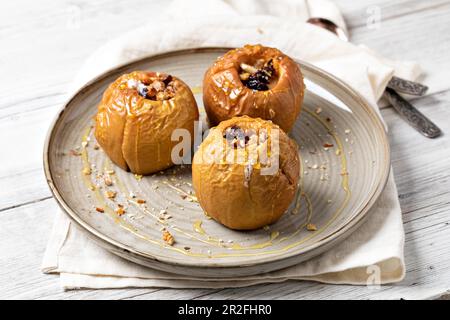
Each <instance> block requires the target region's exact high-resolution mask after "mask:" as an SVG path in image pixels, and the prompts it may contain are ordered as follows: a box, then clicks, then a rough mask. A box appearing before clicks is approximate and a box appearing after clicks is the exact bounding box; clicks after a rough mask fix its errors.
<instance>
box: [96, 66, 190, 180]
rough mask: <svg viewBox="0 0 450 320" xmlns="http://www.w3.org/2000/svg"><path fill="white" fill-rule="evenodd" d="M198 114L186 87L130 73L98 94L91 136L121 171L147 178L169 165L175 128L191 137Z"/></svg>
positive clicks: (161, 75)
mask: <svg viewBox="0 0 450 320" xmlns="http://www.w3.org/2000/svg"><path fill="white" fill-rule="evenodd" d="M198 117H199V113H198V108H197V104H196V102H195V99H194V96H193V94H192V92H191V90H190V89H189V87H188V86H187V85H186V84H185V83H184V82H183V81H181V80H180V79H178V78H176V77H173V76H171V75H168V74H164V73H157V72H145V71H135V72H132V73H130V74H125V75H122V76H121V77H119V78H118V79H117V80H116V81H114V82H113V83H112V84H111V85H110V86H109V87H108V88H107V89H106V91H105V93H104V94H103V98H102V100H101V102H100V104H99V105H98V112H97V116H96V118H95V120H96V125H95V137H96V139H97V141H98V143H99V145H100V146H101V147H102V148H103V150H104V151H105V152H106V154H107V155H108V156H109V157H110V159H111V160H112V161H113V162H114V163H115V164H117V165H118V166H119V167H121V168H122V169H124V170H130V171H131V172H133V173H136V174H143V175H145V174H151V173H154V172H156V171H160V170H163V169H166V168H168V167H170V166H172V165H173V162H172V159H171V152H172V148H173V146H174V145H176V144H177V143H178V142H177V141H172V140H171V135H172V132H173V131H174V130H175V129H186V130H188V131H189V132H190V134H191V137H193V135H194V121H196V120H198Z"/></svg>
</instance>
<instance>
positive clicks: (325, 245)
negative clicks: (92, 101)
mask: <svg viewBox="0 0 450 320" xmlns="http://www.w3.org/2000/svg"><path fill="white" fill-rule="evenodd" d="M231 49H233V48H231V47H221V46H217V47H196V48H188V49H179V50H168V51H164V52H159V53H157V54H152V55H146V56H143V57H140V58H137V59H133V60H131V61H129V62H126V63H123V64H120V65H118V66H116V67H112V68H109V69H108V70H106V71H104V72H102V73H100V74H99V75H97V76H96V77H94V78H92V79H91V80H90V81H88V82H86V83H85V84H84V85H83V86H81V87H80V88H79V89H77V90H76V91H75V92H74V93H73V94H72V95H71V96H70V97H69V98H68V99H67V100H66V102H65V103H64V104H63V105H62V107H61V108H60V109H59V111H58V112H57V114H56V116H55V117H54V119H53V121H52V123H51V124H50V127H49V129H48V131H47V135H46V138H45V143H44V150H43V165H44V174H45V177H46V181H47V184H48V186H49V188H50V191H51V193H52V195H53V198H54V199H55V200H56V202H57V203H58V205H59V207H60V208H61V209H62V211H63V212H64V213H65V214H66V215H67V216H68V217H69V218H70V220H71V221H73V222H75V224H76V226H77V227H79V228H80V229H81V230H82V231H84V232H86V233H87V234H88V236H90V237H91V238H92V239H93V240H95V241H96V242H97V243H98V244H100V245H101V246H102V247H104V248H106V249H107V250H108V251H110V252H112V253H114V254H116V255H119V256H121V257H123V258H125V259H128V260H131V261H133V262H136V263H139V264H142V265H146V266H149V265H148V264H146V263H144V262H143V261H140V260H139V259H145V260H147V261H148V262H150V261H153V262H158V263H157V264H155V265H151V267H153V268H156V269H160V270H164V271H167V268H165V267H164V265H167V266H172V267H174V268H176V269H178V270H180V268H189V269H197V270H205V268H209V269H213V270H218V269H221V270H225V269H226V270H236V269H242V267H250V268H251V267H258V266H261V265H265V264H270V263H273V264H277V263H280V264H281V265H280V266H278V267H274V268H273V269H270V270H269V271H274V270H278V269H282V268H284V267H287V266H290V265H293V264H296V263H299V262H301V261H305V260H307V259H310V258H312V257H314V256H316V255H319V254H320V253H323V252H324V251H326V250H328V249H329V248H330V247H332V246H334V245H336V244H337V243H339V242H341V241H343V240H344V239H345V238H346V237H348V236H349V235H350V234H351V233H352V232H353V231H355V230H356V229H357V228H358V227H359V226H360V225H361V224H362V222H363V221H364V220H365V219H366V218H367V216H368V213H369V211H370V208H372V206H373V205H374V203H375V202H376V201H377V200H378V198H379V197H380V195H381V193H382V192H383V190H384V188H385V186H386V184H387V182H388V180H389V176H390V172H391V153H390V145H389V139H388V136H387V133H386V128H385V125H384V122H383V120H382V119H381V117H380V115H379V114H378V113H377V112H376V111H375V110H374V108H372V107H371V106H370V104H369V103H368V102H367V100H366V99H365V98H364V97H363V96H362V95H361V94H359V93H358V92H357V91H355V90H354V89H353V88H352V87H351V86H350V85H348V84H347V83H345V82H344V81H343V80H341V79H339V78H337V77H336V76H334V75H332V74H330V73H328V72H327V71H325V70H323V69H321V68H319V67H316V66H314V65H312V64H310V63H308V62H305V61H303V60H299V59H294V60H295V61H296V62H297V63H299V64H300V65H301V66H302V68H306V69H308V71H311V72H313V73H316V74H318V75H320V76H321V77H325V78H328V79H327V80H330V81H332V82H333V83H334V84H335V85H337V86H338V87H339V88H340V89H341V90H343V91H344V92H346V93H347V94H349V96H351V98H352V99H353V100H355V101H357V102H358V104H359V105H361V106H362V107H363V108H364V110H365V112H366V113H368V114H369V116H370V118H371V120H373V123H374V125H375V126H377V127H378V129H379V130H378V131H379V133H380V134H381V140H382V141H381V142H382V145H383V147H384V150H385V156H386V159H384V160H385V161H384V162H383V163H384V166H383V168H382V170H383V172H382V173H383V174H382V176H381V177H380V180H379V183H378V185H377V187H376V188H375V189H374V191H373V194H372V196H371V197H369V198H368V199H366V200H365V203H364V205H363V206H362V207H361V209H360V210H359V212H358V213H357V214H356V215H355V216H354V217H353V218H352V219H351V220H349V221H348V222H347V223H346V224H345V225H343V226H342V227H341V228H339V229H336V230H335V231H334V232H333V234H331V235H329V236H327V237H325V238H323V239H321V240H319V241H317V242H316V243H314V244H311V245H310V246H309V247H307V249H306V251H302V252H300V253H299V252H295V251H294V250H293V251H292V252H291V253H290V254H289V255H286V256H283V257H282V258H280V259H278V260H272V261H265V262H261V261H256V262H252V263H246V264H245V265H242V264H241V265H239V266H237V265H235V266H229V265H228V266H227V265H222V264H217V263H214V262H209V263H205V264H203V265H194V264H191V263H179V262H176V261H170V260H166V259H160V258H159V257H156V256H153V255H151V254H149V253H145V252H141V251H140V250H137V249H135V248H133V247H130V246H129V245H127V244H124V243H121V242H119V241H116V240H114V239H111V238H110V237H108V236H107V235H105V234H103V233H102V232H100V231H98V230H96V229H95V228H93V227H92V226H90V225H89V224H88V223H86V222H84V221H83V220H82V219H81V218H80V217H79V216H78V214H77V213H76V212H75V211H76V210H75V209H72V208H71V207H70V206H69V205H68V204H67V203H66V202H65V200H64V198H63V196H62V195H61V193H60V192H59V190H58V188H57V187H56V184H55V183H54V180H55V179H54V178H53V173H52V171H51V169H50V159H49V158H50V153H49V149H50V145H51V142H52V141H53V139H54V135H55V130H56V128H57V125H58V123H59V121H60V119H61V118H62V116H63V114H64V112H65V111H66V108H67V107H68V106H69V105H70V104H71V103H72V102H73V100H75V98H77V97H78V96H79V95H82V94H83V93H85V92H86V91H88V90H90V88H91V87H92V86H93V85H94V84H95V83H96V82H97V81H98V80H101V79H103V78H105V77H108V76H111V75H112V74H115V73H120V71H121V70H125V69H128V68H130V67H132V66H133V65H134V64H140V63H143V62H145V61H148V60H154V59H158V58H163V57H170V56H177V55H183V54H192V53H205V52H218V53H219V52H220V53H219V54H223V52H224V51H228V50H231ZM118 249H119V250H118ZM314 251H315V252H314ZM313 252H314V254H313V255H312V253H313ZM292 260H295V262H293V263H289V262H288V261H292ZM282 261H285V263H284V264H282V263H281V262H282ZM160 264H163V266H161V265H160ZM180 273H182V272H180ZM255 273H258V272H251V273H248V274H255ZM188 274H191V275H192V272H188ZM201 275H202V276H205V273H201Z"/></svg>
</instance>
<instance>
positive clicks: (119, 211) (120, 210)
mask: <svg viewBox="0 0 450 320" xmlns="http://www.w3.org/2000/svg"><path fill="white" fill-rule="evenodd" d="M116 213H117V214H118V215H119V216H121V215H123V214H125V209H124V208H123V206H122V205H120V204H119V206H118V208H117V209H116Z"/></svg>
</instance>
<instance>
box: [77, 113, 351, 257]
mask: <svg viewBox="0 0 450 320" xmlns="http://www.w3.org/2000/svg"><path fill="white" fill-rule="evenodd" d="M304 112H305V113H307V114H308V115H309V116H310V117H311V119H313V120H314V121H315V124H317V125H318V126H320V127H322V129H324V130H325V131H326V132H328V134H329V136H330V137H332V139H333V140H334V143H335V147H336V150H335V153H336V156H337V157H338V158H339V160H340V174H339V179H341V184H340V185H341V188H342V190H343V191H344V192H345V197H344V199H343V201H342V203H340V205H339V206H338V207H337V209H336V210H335V211H334V212H333V213H332V214H331V216H330V218H329V219H328V220H327V221H326V222H325V223H323V224H322V225H320V226H317V227H316V226H315V225H314V224H313V222H314V221H313V219H314V209H313V207H312V202H311V198H310V196H309V195H308V193H307V192H305V190H304V186H303V180H304V177H303V174H301V176H300V179H299V188H298V191H297V195H296V199H295V200H294V206H293V208H292V209H291V210H288V212H287V213H285V214H291V215H293V216H296V215H298V214H299V213H300V211H301V208H305V210H306V213H305V220H304V222H303V223H300V224H299V225H298V226H297V227H296V229H295V230H294V231H292V232H290V233H289V234H283V231H282V230H271V228H273V227H269V226H266V227H265V228H263V231H264V232H267V240H265V241H261V242H258V243H253V244H249V245H243V244H240V243H238V241H237V240H236V239H221V238H220V237H218V236H217V235H214V234H210V233H209V232H208V230H206V229H205V228H204V227H203V222H204V221H203V220H202V216H199V217H198V218H196V220H195V221H194V222H193V224H192V229H191V230H187V229H184V228H181V227H178V226H177V225H176V224H175V222H174V221H176V220H177V217H176V216H172V215H171V213H170V208H169V207H164V208H163V207H161V208H156V207H154V206H152V203H149V202H148V201H146V200H144V199H140V198H139V197H137V196H136V195H135V194H134V193H133V192H132V191H131V190H130V189H129V188H128V187H127V186H126V184H125V183H124V182H123V181H122V180H121V179H120V178H119V177H118V175H116V174H115V170H114V168H113V167H112V164H111V162H110V160H109V159H108V157H107V156H106V155H102V157H101V158H102V159H103V162H102V164H101V165H99V166H98V167H97V166H96V165H95V164H93V163H91V160H90V153H92V152H103V151H102V150H101V149H100V148H99V147H98V145H96V144H93V143H92V141H93V139H94V138H93V135H92V128H93V127H92V125H89V126H88V127H87V128H86V129H85V131H84V134H83V136H82V138H81V152H80V153H77V154H74V155H79V156H80V158H81V161H82V170H81V171H82V172H81V176H82V179H83V181H84V184H85V186H86V189H87V191H88V194H87V196H89V197H90V196H91V195H93V198H94V201H95V205H94V206H93V207H92V208H91V210H92V211H93V212H94V214H106V215H107V216H108V217H110V218H111V219H113V221H114V222H115V223H116V224H117V225H118V226H120V227H121V228H123V229H124V230H127V231H128V232H131V233H133V234H134V235H135V236H137V237H139V238H140V239H143V240H145V241H147V242H149V243H151V244H153V245H157V246H160V247H163V248H165V249H167V250H172V251H175V252H177V253H180V254H184V255H189V256H192V257H198V258H226V257H242V256H258V255H269V254H277V253H282V252H284V251H286V250H289V249H292V248H295V247H297V246H300V245H301V244H303V243H305V242H306V241H308V240H309V239H311V238H313V237H316V236H318V235H319V234H321V233H322V232H324V231H325V230H326V229H327V228H328V226H329V225H330V224H332V223H333V221H335V220H336V219H337V217H339V215H340V214H341V213H342V211H343V210H344V208H345V207H346V205H347V203H348V201H349V199H350V197H351V191H350V187H349V174H348V171H347V159H346V155H345V152H344V146H343V142H342V140H341V138H340V137H339V135H338V134H337V133H336V130H334V128H333V127H332V126H331V125H330V123H328V121H327V119H323V118H322V117H321V116H320V115H319V114H318V113H317V112H314V111H310V110H307V109H305V110H304ZM300 155H301V154H300ZM301 162H302V164H303V166H304V165H305V164H306V163H305V160H303V159H302V160H301ZM99 167H100V168H99ZM169 170H172V169H169ZM169 170H166V172H164V173H161V174H156V175H158V179H160V180H158V181H159V182H160V183H159V185H165V186H167V187H168V188H169V189H171V190H173V191H174V192H176V193H177V195H178V196H180V197H181V198H182V199H183V200H186V201H188V202H190V203H193V204H196V201H197V199H196V197H195V195H194V194H193V191H192V185H191V184H190V182H188V181H184V182H176V183H174V181H172V180H173V177H176V175H177V170H181V169H178V168H175V169H173V170H172V174H170V172H169ZM142 179H145V177H144V178H142ZM171 179H172V180H171ZM175 181H177V180H176V179H175ZM137 183H141V182H140V181H137ZM157 188H158V185H155V191H156V189H157ZM108 192H113V193H114V197H112V198H111V197H109V196H108ZM111 194H112V193H109V195H111ZM172 206H175V204H173V205H172ZM131 207H132V208H133V209H134V210H131V209H130V208H131ZM97 209H98V210H97ZM179 209H180V208H179ZM182 210H184V208H183V209H182ZM199 210H200V209H199ZM142 217H150V218H151V219H152V220H153V221H154V223H155V226H158V227H159V228H160V230H161V237H160V238H159V239H158V238H152V237H149V236H148V235H146V234H145V233H144V232H143V231H142V230H141V229H140V226H139V223H136V222H137V221H138V220H139V219H141V218H142ZM203 219H207V220H209V219H210V218H209V217H208V216H203ZM133 222H134V223H133ZM305 228H306V229H307V230H308V231H311V232H310V234H308V235H307V236H305V237H303V238H301V239H299V240H296V241H294V242H292V243H286V244H285V245H283V243H285V242H287V241H288V240H291V239H293V238H294V237H295V236H297V235H298V234H299V233H300V232H301V231H302V230H305ZM167 234H169V235H170V236H173V239H174V242H172V243H168V242H167V241H165V239H167V237H164V236H163V235H166V236H167ZM181 235H182V236H184V237H188V238H189V239H191V240H194V241H198V242H201V243H204V244H208V246H210V247H211V250H208V251H207V252H203V251H198V252H196V251H195V248H192V247H187V246H183V244H182V243H178V242H177V238H178V239H180V238H182V237H178V236H181ZM275 245H277V248H272V249H271V247H273V246H275ZM214 248H221V249H222V250H220V252H213V251H212V250H213V249H214ZM223 249H225V251H224V250H223ZM261 249H264V250H261ZM250 250H251V252H249V251H250Z"/></svg>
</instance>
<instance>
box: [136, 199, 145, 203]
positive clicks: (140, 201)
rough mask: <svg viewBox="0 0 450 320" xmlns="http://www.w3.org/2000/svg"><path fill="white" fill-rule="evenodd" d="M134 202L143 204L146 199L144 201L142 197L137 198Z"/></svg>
mask: <svg viewBox="0 0 450 320" xmlns="http://www.w3.org/2000/svg"><path fill="white" fill-rule="evenodd" d="M136 202H137V203H139V204H144V203H146V202H147V201H145V200H144V199H137V200H136Z"/></svg>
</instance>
